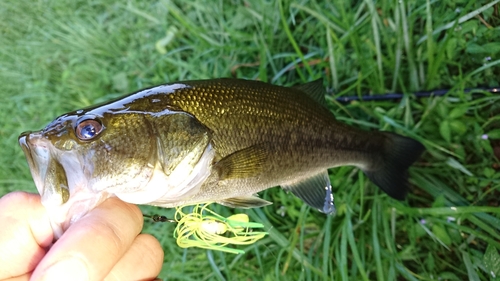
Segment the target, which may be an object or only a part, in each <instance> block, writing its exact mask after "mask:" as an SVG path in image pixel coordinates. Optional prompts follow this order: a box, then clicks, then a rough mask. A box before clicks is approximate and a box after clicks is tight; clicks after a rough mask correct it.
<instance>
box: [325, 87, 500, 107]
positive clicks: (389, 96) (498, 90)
mask: <svg viewBox="0 0 500 281" xmlns="http://www.w3.org/2000/svg"><path fill="white" fill-rule="evenodd" d="M449 91H450V89H442V90H433V91H424V92H416V93H412V94H410V95H413V96H414V97H416V98H426V97H430V96H434V97H440V96H444V95H446V94H447V93H448V92H449ZM475 91H485V92H490V93H497V94H498V93H500V87H493V88H472V89H465V90H464V93H470V92H475ZM328 92H329V93H330V94H331V93H332V91H328ZM403 96H404V94H403V93H388V94H381V95H363V96H347V97H338V98H335V100H336V101H338V102H341V103H349V102H351V101H380V100H395V99H401V98H403Z"/></svg>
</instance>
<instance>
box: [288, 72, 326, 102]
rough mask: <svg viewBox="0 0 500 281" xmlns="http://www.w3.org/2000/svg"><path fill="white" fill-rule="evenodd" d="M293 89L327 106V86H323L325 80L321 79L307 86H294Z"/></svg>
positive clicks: (306, 84)
mask: <svg viewBox="0 0 500 281" xmlns="http://www.w3.org/2000/svg"><path fill="white" fill-rule="evenodd" d="M293 88H295V89H298V90H301V91H302V92H304V93H305V94H306V95H308V96H309V97H311V98H312V99H313V100H315V101H317V102H318V103H319V104H321V105H323V106H326V100H325V95H326V89H325V86H323V78H319V79H316V80H314V81H311V82H308V83H305V84H300V85H296V86H293Z"/></svg>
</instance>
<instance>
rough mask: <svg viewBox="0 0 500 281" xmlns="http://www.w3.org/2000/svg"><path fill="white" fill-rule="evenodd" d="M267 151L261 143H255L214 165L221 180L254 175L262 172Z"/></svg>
mask: <svg viewBox="0 0 500 281" xmlns="http://www.w3.org/2000/svg"><path fill="white" fill-rule="evenodd" d="M266 159H267V151H266V150H265V148H264V147H263V146H261V145H253V146H250V147H247V148H245V149H242V150H238V151H236V152H233V153H232V154H230V155H228V156H226V157H224V158H222V159H221V160H220V161H218V162H217V163H216V164H215V165H214V169H216V170H217V171H218V172H219V177H220V180H223V179H230V178H243V177H252V176H256V175H258V174H259V173H260V172H262V167H263V166H264V165H263V163H264V162H265V161H266Z"/></svg>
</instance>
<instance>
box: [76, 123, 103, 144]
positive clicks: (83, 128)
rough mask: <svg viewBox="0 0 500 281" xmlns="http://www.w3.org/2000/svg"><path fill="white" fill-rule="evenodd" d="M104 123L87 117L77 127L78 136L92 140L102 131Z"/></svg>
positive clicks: (85, 139) (81, 138)
mask: <svg viewBox="0 0 500 281" xmlns="http://www.w3.org/2000/svg"><path fill="white" fill-rule="evenodd" d="M102 129H103V127H102V124H101V123H100V122H99V121H97V120H94V119H87V120H84V121H82V122H80V123H79V124H78V125H77V126H76V129H75V133H76V136H77V137H78V138H79V139H80V140H84V141H87V140H91V139H93V138H94V137H96V136H97V135H99V133H101V132H102Z"/></svg>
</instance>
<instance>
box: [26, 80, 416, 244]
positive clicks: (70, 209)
mask: <svg viewBox="0 0 500 281" xmlns="http://www.w3.org/2000/svg"><path fill="white" fill-rule="evenodd" d="M325 94H326V90H325V87H324V86H323V81H322V79H318V80H315V81H312V82H308V83H305V84H300V85H296V86H292V87H283V86H278V85H272V84H269V83H265V82H260V81H251V80H243V79H232V78H218V79H209V80H192V81H181V82H175V83H169V84H163V85H159V86H154V87H150V88H146V89H143V90H139V91H137V92H135V93H132V94H130V95H127V96H124V97H121V98H118V99H115V100H112V101H110V102H108V103H104V104H99V105H95V106H90V107H87V108H83V109H79V110H76V111H73V112H69V113H66V114H63V115H61V116H59V117H57V118H56V119H55V120H54V121H52V122H51V123H50V124H48V125H47V126H46V127H45V128H44V129H42V130H40V131H35V132H31V131H28V132H24V133H22V134H21V135H20V136H19V144H20V146H21V148H22V150H23V151H24V154H25V156H26V159H27V162H28V166H29V168H30V171H31V174H32V177H33V179H34V182H35V185H36V187H37V189H38V191H39V193H40V195H41V200H42V204H43V205H44V206H45V207H46V209H47V210H48V212H49V217H50V219H51V223H52V227H53V229H54V232H55V233H56V234H57V235H58V236H60V235H62V233H63V232H64V231H65V229H67V228H68V227H69V226H70V225H71V224H72V223H74V222H75V221H77V220H78V219H80V218H81V217H82V216H84V215H85V214H86V213H88V212H89V211H90V210H92V209H93V208H95V207H96V206H97V205H99V204H100V203H101V202H102V201H104V200H105V199H106V198H108V197H111V196H116V197H118V198H120V199H121V200H123V201H125V202H129V203H133V204H145V205H154V206H160V207H165V208H173V207H177V206H184V205H194V204H200V203H206V202H216V203H219V204H222V205H225V206H229V207H234V208H254V207H262V206H266V205H268V204H270V203H271V202H268V201H266V200H264V199H262V198H260V197H258V195H257V193H258V192H260V191H263V190H265V189H268V188H271V187H275V186H281V187H282V188H283V189H284V190H286V191H289V192H291V193H292V194H294V195H295V196H297V197H298V198H300V199H302V200H303V201H304V202H305V203H306V204H308V205H309V206H311V207H312V208H314V209H317V210H319V211H320V212H323V213H326V214H333V213H335V204H334V194H333V191H332V185H331V183H330V178H329V175H328V169H330V168H334V167H338V166H355V167H357V168H359V169H360V170H362V171H363V172H364V174H365V175H366V176H367V177H368V178H369V179H370V180H371V181H372V182H373V183H374V184H375V185H377V186H378V187H379V188H381V189H382V190H383V191H384V192H385V193H387V194H388V195H389V196H390V197H392V198H395V199H398V200H404V198H405V196H406V195H407V193H408V190H409V183H408V169H409V167H410V166H411V165H412V164H413V163H414V162H415V161H417V160H418V158H419V157H420V155H421V154H422V152H423V151H424V150H425V147H424V146H423V145H422V144H421V143H420V142H419V141H417V140H415V139H412V138H409V137H405V136H401V135H398V134H394V133H391V132H385V131H365V130H361V129H358V128H355V127H352V126H350V125H347V124H344V123H342V122H340V121H338V120H337V119H336V118H335V116H334V114H333V113H332V112H331V111H330V110H329V109H328V107H327V103H326V99H325Z"/></svg>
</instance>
